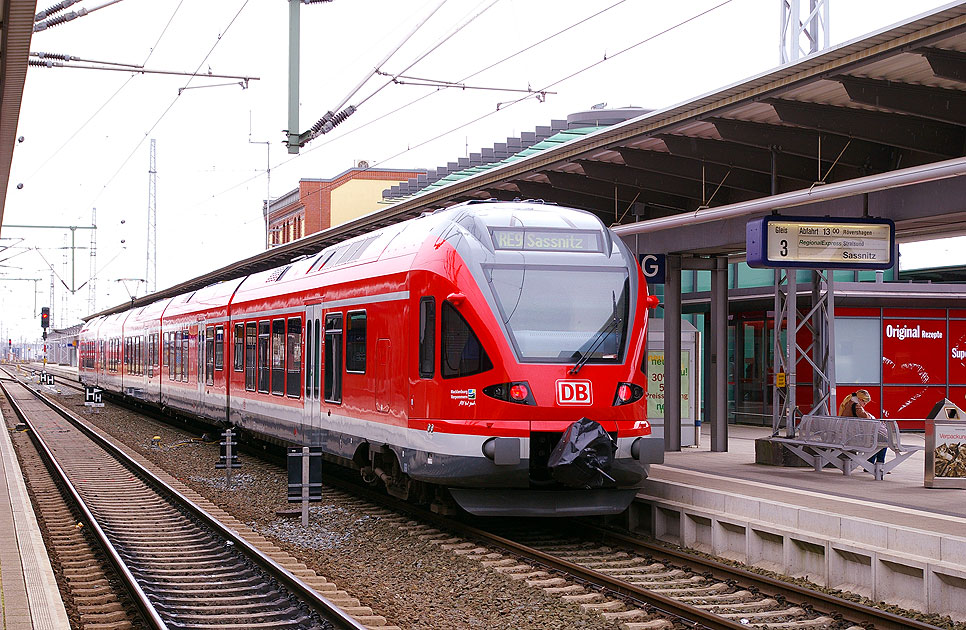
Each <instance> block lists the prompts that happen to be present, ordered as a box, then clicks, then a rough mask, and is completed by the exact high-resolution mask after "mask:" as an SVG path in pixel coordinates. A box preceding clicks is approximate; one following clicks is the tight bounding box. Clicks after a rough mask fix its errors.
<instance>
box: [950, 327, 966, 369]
mask: <svg viewBox="0 0 966 630" xmlns="http://www.w3.org/2000/svg"><path fill="white" fill-rule="evenodd" d="M949 383H950V384H953V383H956V384H966V321H961V320H956V319H951V320H949Z"/></svg>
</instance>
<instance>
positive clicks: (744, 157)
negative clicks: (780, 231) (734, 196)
mask: <svg viewBox="0 0 966 630" xmlns="http://www.w3.org/2000/svg"><path fill="white" fill-rule="evenodd" d="M659 137H660V138H661V140H663V141H664V144H665V146H667V148H668V150H669V151H670V152H671V153H673V154H674V155H680V156H683V157H689V158H693V159H696V160H706V161H708V162H714V163H716V164H723V165H725V166H737V167H738V168H742V169H745V170H749V171H756V172H758V173H764V174H765V175H769V176H770V175H771V170H772V164H771V157H772V156H771V150H770V149H767V148H760V149H756V148H754V147H751V146H748V145H744V144H739V143H737V142H728V141H725V140H714V139H711V138H692V137H689V136H678V135H674V134H662V135H661V136H659ZM775 170H776V171H777V174H778V178H779V186H778V188H779V192H781V191H785V190H798V189H800V188H807V187H808V186H810V185H811V184H812V182H814V181H815V175H816V173H817V172H818V169H817V168H816V166H815V159H814V158H803V157H799V156H797V155H791V154H788V153H784V152H782V151H778V152H777V155H776V156H775ZM781 180H791V181H787V182H782V181H781Z"/></svg>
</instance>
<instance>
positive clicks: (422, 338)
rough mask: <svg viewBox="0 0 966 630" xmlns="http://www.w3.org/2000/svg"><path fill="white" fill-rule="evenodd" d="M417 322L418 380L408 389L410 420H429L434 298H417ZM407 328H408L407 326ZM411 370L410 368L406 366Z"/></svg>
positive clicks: (433, 384) (433, 390)
mask: <svg viewBox="0 0 966 630" xmlns="http://www.w3.org/2000/svg"><path fill="white" fill-rule="evenodd" d="M417 313H418V317H419V322H418V327H416V328H415V331H416V332H415V333H411V334H417V335H418V337H417V339H416V347H417V348H418V359H417V370H418V375H417V376H418V378H417V379H416V380H413V381H411V382H412V387H411V389H410V411H409V415H410V418H429V417H430V416H431V411H430V404H431V401H432V399H433V396H434V394H437V393H438V392H437V391H436V389H437V388H436V380H435V379H436V357H437V356H438V355H437V353H436V346H437V345H438V344H437V343H436V331H437V330H439V326H438V325H437V324H436V319H437V317H436V298H435V297H433V296H424V297H421V298H419V307H418V310H417ZM407 328H409V327H408V326H407ZM407 369H409V370H411V369H412V367H410V366H407Z"/></svg>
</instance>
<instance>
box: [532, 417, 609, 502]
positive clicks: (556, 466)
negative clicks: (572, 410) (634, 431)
mask: <svg viewBox="0 0 966 630" xmlns="http://www.w3.org/2000/svg"><path fill="white" fill-rule="evenodd" d="M616 451H617V445H616V444H614V441H613V440H611V437H610V436H609V435H608V434H607V432H606V431H604V427H602V426H600V424H599V423H597V422H594V421H593V420H590V419H589V418H581V419H580V420H577V421H576V422H574V423H572V424H571V425H570V426H569V427H567V430H566V431H565V432H564V434H563V436H561V438H560V441H559V442H557V446H556V447H555V448H554V449H553V451H552V452H551V453H550V459H549V460H548V461H547V466H548V467H549V468H550V471H551V474H552V475H553V478H554V479H555V480H557V481H558V482H559V483H561V484H563V485H565V486H570V487H572V488H588V489H589V488H600V487H602V486H603V485H604V484H605V482H610V483H615V481H614V478H613V477H611V476H610V475H608V474H607V471H608V470H610V468H611V465H612V464H613V463H614V453H615V452H616Z"/></svg>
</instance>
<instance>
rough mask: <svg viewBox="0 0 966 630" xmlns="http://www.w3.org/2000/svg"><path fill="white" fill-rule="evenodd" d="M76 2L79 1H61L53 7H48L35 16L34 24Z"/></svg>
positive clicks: (78, 0)
mask: <svg viewBox="0 0 966 630" xmlns="http://www.w3.org/2000/svg"><path fill="white" fill-rule="evenodd" d="M76 2H80V0H61V1H60V2H58V3H57V4H55V5H54V6H52V7H48V8H46V9H44V10H43V11H41V12H40V13H38V14H37V15H35V16H34V22H39V21H40V20H44V19H47V18H49V17H50V16H51V15H53V14H55V13H60V12H61V11H63V10H64V9H66V8H67V7H69V6H70V5H72V4H74V3H76Z"/></svg>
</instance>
